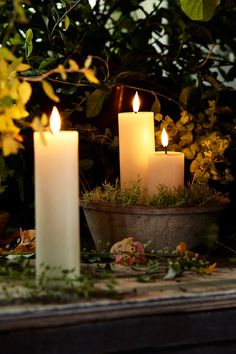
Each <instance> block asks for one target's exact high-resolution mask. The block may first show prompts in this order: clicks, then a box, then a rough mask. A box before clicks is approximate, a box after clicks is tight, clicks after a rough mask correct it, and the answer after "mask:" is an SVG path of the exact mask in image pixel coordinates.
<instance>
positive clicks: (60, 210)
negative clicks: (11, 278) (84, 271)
mask: <svg viewBox="0 0 236 354" xmlns="http://www.w3.org/2000/svg"><path fill="white" fill-rule="evenodd" d="M53 119H54V123H55V122H56V121H58V119H59V120H60V116H59V113H58V111H57V109H56V107H54V108H53V112H52V116H51V121H53ZM59 124H60V123H59ZM51 129H52V128H51ZM59 129H60V126H59ZM44 138H45V140H46V143H44V142H43V141H42V139H41V136H40V133H39V132H35V133H34V156H35V219H36V276H37V275H39V274H41V272H42V269H43V268H42V264H44V265H48V266H50V267H56V269H59V268H60V269H67V270H72V269H74V272H73V273H72V274H73V275H79V273H80V236H79V162H78V161H79V160H78V132H76V131H58V132H54V133H53V132H49V131H48V132H45V133H44ZM55 273H57V271H55Z"/></svg>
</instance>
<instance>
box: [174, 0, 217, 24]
mask: <svg viewBox="0 0 236 354" xmlns="http://www.w3.org/2000/svg"><path fill="white" fill-rule="evenodd" d="M220 2H221V0H191V1H190V0H180V6H181V9H182V11H183V12H184V13H185V14H186V15H187V16H188V17H189V18H190V19H191V20H194V21H209V20H210V19H211V18H212V17H213V16H214V14H215V10H216V8H217V6H218V5H219V4H220Z"/></svg>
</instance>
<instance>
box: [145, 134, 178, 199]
mask: <svg viewBox="0 0 236 354" xmlns="http://www.w3.org/2000/svg"><path fill="white" fill-rule="evenodd" d="M162 144H163V146H164V147H165V151H156V152H153V153H151V154H150V155H149V162H148V178H147V192H148V195H149V196H150V197H152V196H153V195H155V194H157V193H158V185H160V184H161V185H165V186H166V187H169V188H176V187H180V186H183V185H184V153H182V152H176V151H167V145H168V136H167V134H166V131H165V130H164V129H163V133H162Z"/></svg>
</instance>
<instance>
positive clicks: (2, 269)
mask: <svg viewBox="0 0 236 354" xmlns="http://www.w3.org/2000/svg"><path fill="white" fill-rule="evenodd" d="M180 246H181V249H182V250H181V251H180V250H179V249H178V247H177V248H176V250H170V249H169V248H167V247H166V248H163V249H158V250H153V252H152V253H145V255H144V256H145V258H146V259H147V264H146V265H140V266H139V265H136V266H132V267H130V271H131V272H132V274H133V276H134V277H135V278H136V279H137V281H139V282H151V281H155V280H156V279H164V280H170V279H174V278H176V277H179V276H181V275H182V274H183V273H184V272H189V271H192V272H196V273H200V274H202V273H203V274H209V273H212V272H213V271H214V270H215V264H213V265H210V262H209V261H208V260H207V259H206V258H205V257H201V256H199V254H197V253H194V252H191V251H188V250H187V249H186V246H185V245H180ZM81 256H82V259H83V261H84V263H83V265H82V272H81V275H80V276H75V274H74V273H73V270H66V269H65V270H63V269H59V268H51V267H49V266H47V265H45V266H44V268H43V271H42V272H41V275H40V276H39V277H38V278H37V281H36V279H35V266H34V260H32V259H29V258H25V257H23V256H19V255H18V256H16V257H15V258H13V259H7V258H6V257H5V256H2V257H0V281H1V282H2V284H1V290H2V291H3V292H4V293H5V302H6V303H14V302H17V303H18V304H19V303H21V302H31V303H55V302H57V303H68V302H73V301H78V300H80V299H83V298H89V297H95V296H103V297H104V296H106V297H108V296H113V295H115V294H116V285H117V283H118V282H119V279H120V278H121V276H122V274H121V272H120V270H118V273H117V272H116V267H115V265H114V255H111V254H110V253H107V254H101V253H98V252H97V251H96V250H90V251H88V250H83V251H82V254H81ZM55 270H56V273H57V276H55V275H54V276H53V273H54V271H55ZM124 276H127V273H124ZM22 290H23V292H22Z"/></svg>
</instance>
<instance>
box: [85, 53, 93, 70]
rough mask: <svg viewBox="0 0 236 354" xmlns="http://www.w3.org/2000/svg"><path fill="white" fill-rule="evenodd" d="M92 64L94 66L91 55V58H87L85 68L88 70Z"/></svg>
mask: <svg viewBox="0 0 236 354" xmlns="http://www.w3.org/2000/svg"><path fill="white" fill-rule="evenodd" d="M91 64H92V56H91V55H89V56H88V57H87V59H86V60H85V62H84V67H85V68H86V69H88V68H89V67H90V65H91Z"/></svg>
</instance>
